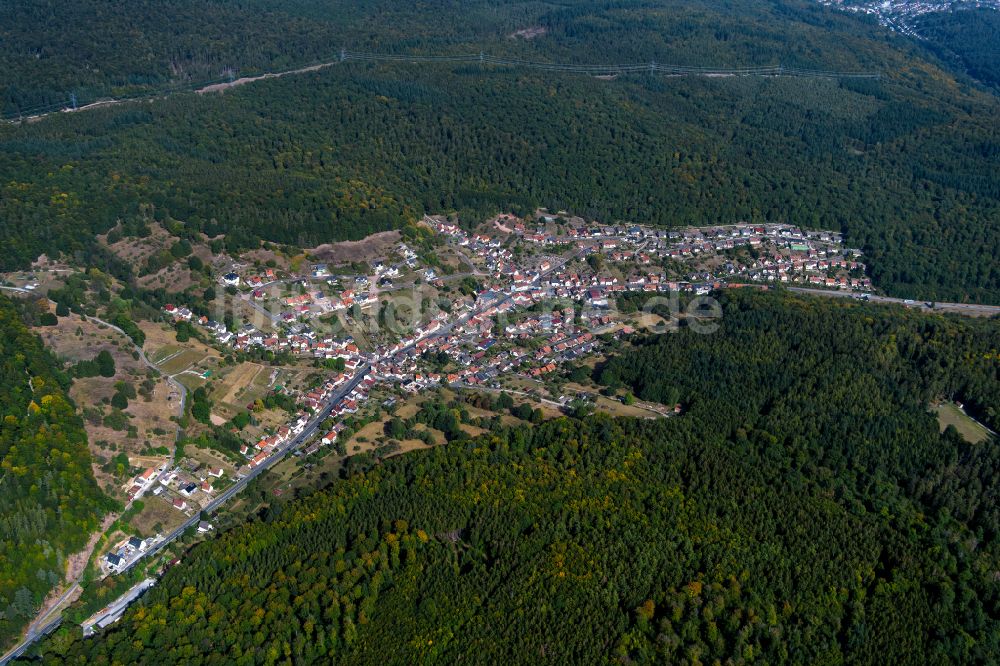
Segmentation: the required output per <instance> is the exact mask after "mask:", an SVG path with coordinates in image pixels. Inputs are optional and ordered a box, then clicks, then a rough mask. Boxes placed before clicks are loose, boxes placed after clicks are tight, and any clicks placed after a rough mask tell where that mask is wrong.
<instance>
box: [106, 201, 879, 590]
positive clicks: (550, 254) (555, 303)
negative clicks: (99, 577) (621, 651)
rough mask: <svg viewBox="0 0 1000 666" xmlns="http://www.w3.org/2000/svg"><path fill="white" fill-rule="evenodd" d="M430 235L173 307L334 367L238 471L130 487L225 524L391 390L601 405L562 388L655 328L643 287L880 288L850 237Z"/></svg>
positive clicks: (145, 476) (152, 476) (587, 230)
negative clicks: (217, 312) (225, 304)
mask: <svg viewBox="0 0 1000 666" xmlns="http://www.w3.org/2000/svg"><path fill="white" fill-rule="evenodd" d="M422 228H423V229H424V230H425V232H426V233H427V234H428V235H429V236H430V237H431V240H430V242H432V243H433V244H434V245H435V246H436V247H437V248H439V249H438V250H437V251H436V254H437V255H439V256H445V255H447V256H449V257H450V263H440V262H439V263H438V265H428V264H427V263H426V261H425V260H422V257H421V255H420V253H418V252H417V251H415V250H414V249H412V248H411V247H410V245H409V244H407V242H400V243H398V245H397V246H396V247H394V248H393V249H392V251H391V252H390V253H389V256H386V257H383V258H379V259H376V260H372V261H369V262H368V263H366V264H365V265H363V266H358V264H357V263H354V264H352V265H350V266H349V267H348V268H349V271H346V272H345V271H344V270H343V268H344V267H340V268H339V269H338V268H336V267H331V266H329V265H327V264H326V263H321V262H314V263H311V264H309V266H308V270H307V271H302V272H299V273H293V272H290V271H285V270H281V269H278V268H271V267H261V266H259V265H251V264H242V263H239V262H235V261H234V262H233V263H232V264H231V265H230V266H229V267H228V270H226V271H225V272H222V273H220V274H219V275H218V277H217V279H218V284H219V285H220V287H221V288H222V289H225V290H226V291H227V293H228V294H229V295H231V296H232V297H233V298H234V299H235V300H236V301H237V302H239V303H240V304H243V305H245V306H248V307H246V308H244V310H243V313H245V316H244V317H241V319H242V321H236V320H235V318H234V317H231V316H230V317H228V319H229V321H225V322H224V321H220V320H224V319H226V318H227V317H226V316H225V315H223V316H220V317H219V319H212V318H210V317H208V316H205V315H202V316H197V315H195V314H194V313H193V312H192V310H191V309H190V308H188V307H186V306H185V305H183V304H173V303H170V304H167V305H165V306H164V308H163V311H164V314H165V315H166V316H167V317H168V318H169V319H171V320H173V321H174V322H188V323H190V324H191V325H192V326H194V327H196V328H197V329H198V330H199V331H200V332H201V334H202V335H203V336H205V338H206V339H208V340H210V341H211V342H212V344H213V345H214V346H216V347H217V348H218V349H220V350H222V351H231V352H246V351H248V350H254V349H257V350H260V351H263V352H266V353H272V354H285V355H288V356H291V357H293V358H297V359H302V360H304V361H311V362H314V363H322V364H323V367H325V368H327V369H328V372H327V373H326V375H325V378H324V379H323V380H322V381H321V382H320V383H319V384H317V385H314V386H312V387H311V388H305V389H303V390H301V391H298V392H295V394H294V395H293V396H291V397H292V398H293V400H294V402H295V404H296V405H297V411H296V412H295V413H294V414H293V415H292V417H291V418H290V419H289V420H288V421H287V422H285V423H281V424H276V425H275V426H274V427H270V428H265V429H264V430H262V431H261V434H260V436H259V437H256V438H255V439H253V440H252V441H246V442H244V443H243V444H242V445H240V447H239V456H240V460H241V462H240V463H239V464H238V465H232V466H231V469H230V470H228V476H227V470H225V469H223V467H222V466H218V465H216V466H212V465H209V464H198V463H194V464H192V461H190V460H186V461H178V462H175V464H173V465H167V464H161V465H159V466H154V467H149V468H147V469H145V470H144V471H143V472H142V473H141V474H139V475H137V476H136V477H134V479H133V480H132V481H130V482H129V484H127V485H128V488H129V489H128V499H129V500H130V501H132V500H136V499H139V498H141V497H144V496H150V495H151V496H154V497H158V498H159V500H160V501H161V502H165V503H167V504H168V505H169V506H170V507H171V508H172V509H173V510H175V511H176V512H177V515H178V517H179V518H183V524H184V526H190V525H194V524H197V526H198V530H199V531H200V532H205V531H208V530H210V529H211V525H210V524H209V523H208V522H206V521H204V520H200V519H199V516H201V515H202V512H206V513H207V511H209V510H211V509H213V508H215V507H216V506H218V504H220V503H221V502H220V496H221V495H222V494H226V495H227V496H229V495H230V494H234V493H235V492H237V491H238V490H239V488H240V487H242V485H243V484H244V483H245V482H246V481H247V480H248V479H250V478H253V477H255V476H257V475H258V474H259V473H260V472H262V471H264V470H265V469H267V468H268V467H270V466H271V465H273V464H275V463H276V462H278V461H280V460H281V459H282V458H284V456H285V455H286V454H288V453H294V454H295V455H296V456H307V457H308V456H312V455H314V454H316V453H317V452H318V451H320V450H321V449H323V448H324V447H333V446H335V445H336V443H337V441H338V437H340V435H341V433H342V431H343V430H344V428H345V427H346V426H345V420H346V419H347V418H348V417H350V416H352V415H354V414H356V413H358V411H359V410H360V409H361V408H362V407H363V406H364V405H365V403H366V402H367V401H368V400H369V398H370V396H371V394H372V392H373V390H375V389H384V390H383V391H382V392H381V394H380V395H381V397H382V398H384V397H386V396H389V397H388V400H390V401H395V400H396V399H397V398H401V399H405V397H406V396H407V395H417V394H420V393H422V392H423V391H425V390H428V389H432V388H437V387H450V388H451V389H455V390H461V389H480V390H488V391H511V392H514V393H524V392H525V391H527V393H525V394H526V395H533V396H535V397H536V398H537V399H539V400H542V401H545V402H547V403H548V404H549V405H554V406H562V407H566V406H567V405H569V404H570V403H571V402H574V401H577V400H579V399H581V398H583V399H587V398H591V397H592V396H591V395H590V394H588V393H584V392H580V391H577V394H574V393H573V392H572V391H567V390H565V389H564V388H562V387H561V386H556V387H554V388H553V387H546V385H545V381H546V379H547V376H549V375H552V374H554V373H556V371H557V370H559V369H560V368H563V367H566V366H567V365H568V364H573V363H580V362H585V360H586V359H588V358H592V357H594V356H595V355H597V354H600V352H601V349H602V346H603V345H606V344H607V343H608V342H609V341H611V340H615V339H618V338H620V337H621V336H627V335H629V334H630V333H632V332H634V331H635V330H636V328H637V327H640V326H643V325H648V323H649V321H648V319H649V317H650V316H652V315H651V313H650V312H649V311H646V312H642V311H639V309H638V308H631V311H629V310H630V309H629V308H621V307H619V299H621V298H623V297H626V296H628V295H633V296H637V297H639V301H640V302H642V299H643V298H644V297H651V296H654V295H661V294H662V295H669V294H686V295H687V296H688V297H697V296H700V295H705V294H708V293H709V292H710V291H712V290H713V289H719V288H723V287H727V286H728V287H737V286H744V285H751V284H756V285H762V284H768V283H785V284H801V285H812V286H817V287H829V288H834V289H839V290H844V291H850V292H852V293H858V294H863V293H867V291H868V290H870V288H871V283H870V281H869V280H868V278H866V277H865V276H864V265H863V264H862V263H860V261H858V257H859V255H860V252H859V251H858V250H851V249H847V248H845V247H844V246H843V242H842V239H841V237H840V235H839V234H838V233H835V232H825V231H808V232H805V231H802V230H800V229H798V228H796V227H793V226H789V225H781V224H767V225H731V226H720V227H713V228H699V229H681V230H663V229H656V228H649V227H643V226H637V225H629V226H621V225H613V226H609V225H601V224H594V223H589V224H588V223H586V222H585V221H583V220H582V219H580V218H575V217H570V216H567V215H565V214H549V213H547V212H545V211H539V213H538V214H537V215H536V216H534V219H533V221H530V222H528V221H525V220H523V219H520V218H517V217H515V216H513V215H500V216H497V217H496V218H494V219H492V220H490V221H488V222H487V223H486V224H484V225H482V226H481V227H480V228H478V229H477V230H474V231H466V230H464V229H462V228H461V227H460V226H459V225H458V224H457V223H456V221H454V220H448V219H446V218H435V217H426V218H425V219H424V220H423V222H422ZM424 258H426V255H424ZM359 268H361V269H364V270H358V269H359ZM387 314H388V315H389V316H387ZM659 314H660V315H663V314H664V313H663V312H662V311H661V312H660V313H659ZM674 314H675V315H676V316H678V317H683V316H685V315H684V313H683V312H678V313H674ZM644 317H645V319H644ZM653 318H654V319H659V320H660V322H661V323H669V322H664V320H663V317H662V316H659V315H657V316H653ZM380 399H381V398H380ZM676 409H677V410H678V411H679V409H680V406H677V407H676ZM654 411H655V410H654ZM669 413H673V412H672V410H671V411H670V412H666V414H669ZM175 522H176V521H175ZM176 532H177V528H175V529H174V531H173V532H171V533H168V534H166V535H163V534H160V533H156V534H155V535H153V536H150V537H147V538H146V539H139V538H138V537H135V536H133V537H130V538H128V539H123V540H122V541H121V542H120V543H117V544H115V546H114V547H112V548H111V549H110V550H109V551H107V552H106V553H105V555H104V557H103V559H102V562H101V569H102V571H103V572H104V573H105V574H107V575H110V574H114V573H116V572H119V571H124V570H127V569H128V568H130V567H131V566H132V565H133V564H134V563H135V562H137V561H138V560H139V559H141V558H142V557H144V556H145V555H147V554H149V553H152V552H155V551H156V550H158V549H159V548H160V547H162V546H163V545H165V544H166V543H168V542H169V541H170V540H171V539H172V538H173V537H174V536H175V534H176Z"/></svg>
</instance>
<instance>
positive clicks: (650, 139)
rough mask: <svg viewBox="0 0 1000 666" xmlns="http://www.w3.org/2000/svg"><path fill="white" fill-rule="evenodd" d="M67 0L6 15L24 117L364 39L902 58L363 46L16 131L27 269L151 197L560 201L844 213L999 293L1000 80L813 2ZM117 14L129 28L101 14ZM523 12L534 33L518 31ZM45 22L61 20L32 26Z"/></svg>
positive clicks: (961, 280) (379, 204)
mask: <svg viewBox="0 0 1000 666" xmlns="http://www.w3.org/2000/svg"><path fill="white" fill-rule="evenodd" d="M57 4H58V7H57V6H56V4H46V3H39V4H38V5H37V6H34V7H33V9H30V10H29V9H25V8H20V7H8V8H6V10H5V11H6V17H7V18H9V21H0V25H3V26H4V29H6V30H7V32H8V35H9V36H8V38H7V39H6V40H0V55H2V57H3V58H4V59H5V61H7V62H10V63H11V66H10V67H9V68H8V69H9V71H12V72H15V73H17V76H16V77H12V78H11V79H10V80H9V83H8V84H7V89H6V93H5V94H6V98H5V101H4V107H3V112H4V114H5V115H6V116H7V117H17V116H18V115H19V114H22V115H23V114H25V113H30V109H31V108H32V105H33V104H36V103H39V104H45V103H49V102H51V101H52V100H53V99H54V100H56V102H57V104H62V102H60V101H59V99H60V98H64V99H67V100H68V99H69V98H68V97H67V91H68V90H74V91H76V92H74V94H77V95H78V97H77V99H78V101H79V103H80V104H83V103H86V102H88V101H94V100H99V99H101V98H102V97H103V96H107V95H127V94H132V93H142V92H143V91H146V92H150V93H152V92H155V91H158V90H162V89H163V88H162V87H163V86H168V87H169V86H174V85H177V86H181V87H183V86H191V85H193V84H194V83H196V82H198V81H201V80H205V79H206V78H209V79H213V80H214V79H215V78H219V77H223V76H224V72H232V71H235V70H238V73H240V74H242V73H254V72H259V71H266V70H268V69H270V68H274V69H281V68H285V67H291V66H294V65H296V64H306V63H312V62H316V61H318V60H322V59H323V54H324V53H325V54H327V60H334V61H335V60H336V59H337V53H338V52H339V49H340V48H342V47H347V48H349V49H354V50H367V51H378V52H383V53H384V52H395V53H417V54H419V53H434V54H437V53H473V54H474V53H476V52H480V51H486V52H488V53H491V54H495V55H504V56H507V57H513V58H523V59H531V60H538V61H545V62H583V63H615V62H640V63H642V62H648V61H654V60H655V61H658V62H664V63H670V64H678V65H686V66H720V67H723V66H726V67H744V66H757V65H777V64H779V63H780V64H782V65H784V66H786V67H799V68H807V69H823V70H835V71H861V72H875V73H878V74H880V78H879V79H878V80H858V79H838V78H821V79H815V78H809V79H796V78H768V77H719V78H704V77H666V76H650V75H647V74H630V75H623V76H619V77H612V78H611V79H610V80H609V79H599V78H593V77H588V76H584V75H579V74H566V73H558V72H542V71H536V70H530V69H523V68H502V67H495V66H483V65H478V64H461V65H433V64H420V65H412V64H407V63H405V62H399V63H390V64H366V63H362V62H356V61H348V62H345V63H342V64H338V65H334V66H332V67H330V68H328V69H326V70H322V71H319V72H313V73H310V74H302V75H297V76H291V77H285V78H281V79H276V80H270V81H265V82H259V83H256V84H252V85H250V86H243V87H239V88H236V89H233V90H230V91H229V92H227V93H225V94H224V95H219V94H215V95H194V94H190V93H188V94H178V95H174V96H170V97H166V98H163V97H159V96H157V97H155V98H153V99H152V100H147V101H144V102H135V103H130V104H125V105H121V106H116V107H109V108H103V109H96V110H91V111H87V112H85V113H76V114H57V115H56V117H49V118H46V119H44V120H41V121H38V122H31V123H25V124H20V125H8V126H4V127H2V128H0V183H2V185H0V188H2V190H0V232H2V233H3V237H4V239H5V244H6V249H7V251H6V252H4V253H3V256H2V257H0V267H3V268H5V269H9V268H12V267H23V266H25V265H27V264H28V263H29V262H30V261H32V260H33V259H35V258H36V257H37V256H38V255H39V254H41V253H43V252H46V253H56V252H62V253H64V254H67V255H69V256H83V257H86V256H89V254H90V253H92V252H93V245H94V237H95V235H96V234H99V233H103V232H106V231H108V230H109V229H111V228H112V227H113V226H114V225H116V224H117V223H118V222H119V221H124V222H125V223H126V225H128V224H129V223H130V222H132V221H134V219H135V218H137V217H138V216H140V211H142V210H150V209H152V210H154V211H155V215H157V216H158V219H165V218H171V219H172V220H176V221H179V222H181V223H183V225H185V228H186V229H187V230H188V231H189V233H192V234H193V233H196V232H204V233H207V234H209V235H213V236H214V235H216V234H219V233H223V234H225V236H226V244H227V245H228V246H229V247H230V248H231V249H235V250H239V249H243V248H246V247H252V246H254V245H255V244H256V243H257V242H258V241H259V240H260V239H266V240H270V241H274V242H281V243H290V244H297V245H313V244H318V243H322V242H327V241H331V240H337V239H344V238H357V237H359V236H362V235H365V234H367V233H370V232H373V231H378V230H383V229H387V228H392V227H398V226H400V225H402V224H403V223H404V222H405V221H407V220H412V219H414V218H417V217H419V216H420V215H421V214H422V213H424V212H435V213H436V212H449V211H459V212H460V213H461V214H462V215H463V218H464V220H465V221H466V222H467V223H470V224H471V223H475V222H478V221H481V220H482V219H483V218H484V217H485V216H486V215H487V214H489V213H492V212H496V211H498V210H509V211H514V212H526V211H530V210H532V209H533V208H534V207H535V206H548V207H549V208H553V209H568V210H571V211H573V212H576V213H578V214H581V215H584V216H588V217H594V218H597V219H599V220H602V221H609V222H610V221H616V220H626V221H632V222H645V223H654V224H662V225H667V226H677V225H688V224H702V225H704V224H715V223H733V222H739V221H754V222H759V221H777V222H792V223H795V224H800V225H802V226H805V227H811V228H830V229H839V230H842V231H844V232H846V235H847V240H848V242H849V243H851V244H852V245H854V246H857V247H860V248H861V249H862V250H863V251H864V253H865V255H866V263H867V264H868V265H869V267H870V273H871V275H872V277H873V278H874V280H875V282H876V284H877V285H879V286H881V287H883V288H884V289H886V290H888V291H889V292H891V293H893V294H896V295H901V296H912V297H921V298H925V299H934V300H956V301H960V300H967V299H968V300H976V301H984V302H994V303H996V302H1000V269H998V264H997V262H996V257H997V256H998V255H1000V246H998V243H1000V226H998V225H1000V189H998V188H1000V160H998V159H997V156H998V154H1000V136H998V132H1000V130H998V125H997V123H996V122H994V120H995V118H996V117H997V116H998V115H1000V100H998V99H997V97H996V96H995V95H992V94H990V93H988V92H984V91H982V90H979V89H977V88H975V87H973V86H971V85H968V84H967V83H965V82H963V81H964V79H963V80H962V81H957V80H956V79H955V78H954V77H953V76H952V75H951V74H949V71H948V69H947V67H946V62H945V61H944V60H939V59H937V58H936V57H935V56H933V55H931V54H929V53H928V52H927V51H926V49H925V48H923V47H917V46H915V45H912V44H910V43H909V42H908V41H906V40H905V39H903V38H900V37H898V36H893V35H892V34H890V33H887V32H886V31H885V30H883V29H881V28H879V27H877V26H875V25H872V24H871V23H868V22H865V21H863V20H860V19H857V18H854V17H850V16H846V15H844V14H841V13H838V12H835V11H833V10H830V9H825V8H822V7H817V6H816V5H815V4H814V3H800V2H794V1H787V2H786V1H783V2H779V3H773V4H764V3H759V2H751V1H749V0H741V1H740V2H736V3H708V4H706V3H701V2H698V3H694V2H679V3H660V2H649V3H636V4H630V3H626V4H618V3H599V2H594V1H593V0H580V1H578V2H572V3H569V4H567V5H565V6H561V7H559V8H553V7H547V6H537V5H534V4H531V3H521V2H509V3H501V4H499V5H496V4H495V3H463V4H462V8H461V9H458V8H455V7H451V6H448V5H440V4H439V3H429V4H427V5H416V6H410V5H406V6H405V7H400V6H398V5H399V3H380V2H371V3H319V4H318V5H313V4H311V3H298V2H292V1H291V0H287V1H284V2H283V1H278V0H275V1H273V2H264V1H263V0H260V1H258V2H251V3H235V2H225V1H218V2H210V3H188V2H182V1H180V0H178V1H176V2H171V3H140V4H141V7H139V8H138V9H136V10H135V11H131V10H130V11H124V10H122V11H119V10H120V9H121V8H118V9H116V8H115V6H114V5H115V3H112V4H111V5H110V6H109V5H107V3H92V2H85V3H81V4H79V6H78V5H76V4H75V5H73V8H64V7H63V6H62V5H63V4H64V3H57ZM94 4H100V5H102V7H101V8H96V7H91V5H94ZM390 5H391V6H390ZM466 5H467V6H466ZM202 7H204V8H205V11H204V13H203V14H204V15H202V14H201V13H199V12H200V11H201V8H202ZM91 9H92V10H93V11H92V12H91ZM140 9H141V10H142V11H140ZM196 9H197V10H198V11H196ZM260 9H265V10H266V11H264V12H260V11H258V10H260ZM87 12H91V13H90V14H88V13H87ZM441 12H446V13H447V14H448V15H449V16H452V15H453V16H454V17H455V18H454V20H453V21H452V20H449V21H441V20H439V17H440V15H441ZM100 21H105V22H107V23H108V25H110V26H112V27H114V28H115V29H109V30H101V31H95V30H93V29H89V30H88V26H93V25H95V22H100ZM119 24H121V25H120V26H119ZM43 28H44V29H43ZM526 28H536V29H538V30H539V31H540V32H537V33H534V34H535V35H536V36H534V37H533V38H531V39H527V38H524V37H519V36H517V32H518V30H523V29H526ZM241 30H242V31H243V32H242V33H241V32H240V31H241ZM165 32H166V34H164V33H165ZM39 33H43V34H45V35H53V39H52V40H51V41H48V42H46V43H44V44H36V43H35V42H33V41H32V39H31V38H30V36H31V35H35V34H39ZM173 33H177V35H181V36H179V37H177V36H175V35H173ZM115 35H118V36H119V37H114V36H115ZM171 36H175V38H173V39H171V38H170V37H171ZM87 40H91V42H89V43H90V47H89V49H86V48H83V47H81V46H80V42H85V41H87ZM36 41H37V40H36ZM232 63H237V64H239V63H242V64H243V65H242V66H241V67H235V70H234V69H233V67H234V65H232ZM56 81H57V82H58V84H55V83H52V82H56ZM74 81H83V82H84V83H85V85H84V84H83V83H81V84H80V85H79V86H76V87H74V84H73V82H74ZM53 85H55V86H56V88H55V89H52V88H51V86H53ZM46 86H49V88H46ZM77 88H79V90H77ZM38 90H42V91H43V92H44V91H45V90H49V92H45V93H44V94H42V95H41V97H40V98H38V99H36V98H35V97H33V96H32V95H33V92H32V91H38ZM60 91H61V92H60ZM68 103H69V102H68V101H67V102H66V104H68Z"/></svg>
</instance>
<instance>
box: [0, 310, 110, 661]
mask: <svg viewBox="0 0 1000 666" xmlns="http://www.w3.org/2000/svg"><path fill="white" fill-rule="evenodd" d="M112 362H113V361H112ZM68 387H69V378H68V377H67V376H66V375H65V373H63V371H62V369H61V364H60V363H59V362H58V360H57V359H56V358H55V357H54V356H53V355H52V354H51V353H50V352H48V351H47V350H45V348H44V347H43V346H42V343H41V340H39V339H38V338H37V337H36V336H35V335H34V334H32V333H31V331H29V330H28V328H27V327H26V326H25V325H24V323H23V321H22V320H21V317H20V315H19V313H18V311H17V309H16V307H15V306H14V304H13V303H12V302H11V301H10V300H9V299H7V298H6V297H4V296H0V412H2V414H3V422H2V424H0V646H5V645H7V644H8V643H9V642H10V641H11V640H12V639H13V638H14V636H16V635H17V633H18V632H19V631H20V630H21V629H22V628H23V627H24V625H25V624H26V623H27V622H28V621H29V620H31V619H33V618H34V616H35V611H36V610H37V608H38V605H39V604H40V603H41V601H42V599H43V598H44V597H45V595H46V594H47V593H48V592H49V590H51V589H52V588H53V587H54V586H55V585H56V584H57V583H58V582H59V581H60V580H62V578H63V575H64V573H65V557H66V556H67V555H69V554H70V553H73V552H76V551H78V550H80V549H81V548H83V546H84V544H85V543H86V541H87V537H88V536H89V534H90V533H91V532H92V531H93V530H94V529H95V528H96V527H97V525H98V522H99V519H100V516H101V514H102V513H103V512H104V511H106V510H107V509H109V508H110V506H109V502H110V500H108V499H107V498H106V497H105V496H104V495H103V494H102V493H101V491H100V489H99V488H98V486H97V482H96V481H95V480H94V476H93V472H92V471H91V468H90V462H91V461H90V451H89V450H88V448H87V435H86V433H85V432H84V429H83V421H82V420H81V419H80V417H79V416H78V415H77V414H76V410H75V408H74V406H73V404H72V403H71V402H70V401H69V398H68V397H67V395H66V389H67V388H68Z"/></svg>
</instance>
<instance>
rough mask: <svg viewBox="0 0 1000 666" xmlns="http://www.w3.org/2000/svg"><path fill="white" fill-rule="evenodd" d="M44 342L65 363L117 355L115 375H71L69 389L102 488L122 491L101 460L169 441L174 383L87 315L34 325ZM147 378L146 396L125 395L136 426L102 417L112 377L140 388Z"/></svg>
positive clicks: (171, 439) (167, 444)
mask: <svg viewBox="0 0 1000 666" xmlns="http://www.w3.org/2000/svg"><path fill="white" fill-rule="evenodd" d="M35 332H36V333H38V334H39V335H40V336H41V337H42V340H43V342H44V343H45V345H46V346H47V347H48V348H49V349H52V351H53V352H54V353H55V354H56V356H58V357H59V358H60V359H62V360H64V361H65V362H66V363H68V364H72V363H76V362H77V361H81V360H90V359H93V358H94V357H95V356H97V354H98V353H99V352H101V351H107V352H108V353H110V354H111V356H112V357H113V358H114V360H115V376H114V377H86V378H77V379H75V380H74V382H73V385H72V387H71V388H70V391H69V395H70V397H71V398H72V399H73V401H74V402H75V403H76V405H77V407H78V409H80V410H81V411H82V412H83V413H84V416H85V418H84V427H85V429H86V431H87V439H88V442H89V445H90V450H91V455H92V457H93V465H92V468H93V471H94V476H95V478H97V480H98V483H99V484H100V486H101V487H102V488H104V489H105V490H106V491H108V492H110V493H111V494H113V495H115V496H120V493H121V489H120V481H121V480H120V479H116V478H115V477H114V476H113V475H112V474H110V473H108V472H107V471H105V470H104V469H102V466H103V464H104V462H105V461H107V460H110V459H111V458H113V457H115V456H116V455H119V454H122V453H124V454H125V455H126V456H128V457H129V458H132V457H136V456H141V455H143V454H147V453H148V451H149V449H150V448H159V447H166V448H168V449H170V448H172V447H173V443H174V434H175V432H176V425H175V424H174V423H173V421H171V418H172V417H173V416H175V415H176V414H177V406H176V404H177V403H176V401H175V400H176V398H172V397H171V393H172V391H173V389H172V388H171V387H170V385H169V384H168V383H167V382H166V380H165V379H164V378H162V377H159V376H155V374H154V373H152V371H151V370H150V369H149V368H147V367H146V365H145V364H143V363H142V361H141V360H137V359H136V358H135V357H134V356H133V352H134V346H133V345H132V343H131V341H130V340H128V339H127V338H126V337H125V336H123V335H122V334H120V333H118V332H117V331H115V330H113V329H111V328H108V327H106V326H104V325H103V324H99V323H97V322H94V321H93V320H90V319H84V318H82V317H79V316H78V315H75V314H71V315H69V316H67V317H60V318H59V322H58V324H57V325H56V326H45V327H39V328H37V329H35ZM145 381H151V382H152V390H151V392H150V395H149V400H147V399H145V398H144V397H143V396H142V395H138V396H136V397H135V398H132V399H130V400H129V401H128V407H127V408H126V409H125V410H124V412H125V414H126V415H127V416H128V426H129V428H133V429H134V433H133V434H132V435H131V436H130V433H129V432H128V430H115V429H114V428H112V427H109V425H107V424H105V423H104V422H103V417H105V416H107V415H109V414H111V412H112V409H111V408H110V407H109V406H108V405H107V403H108V402H110V399H111V397H112V395H114V393H115V384H116V382H125V383H127V384H129V385H131V386H132V387H133V388H136V389H138V388H139V387H140V385H141V384H142V383H143V382H145Z"/></svg>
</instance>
